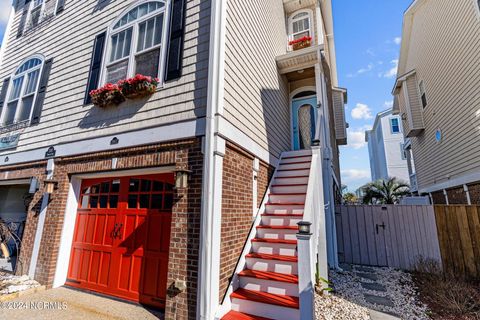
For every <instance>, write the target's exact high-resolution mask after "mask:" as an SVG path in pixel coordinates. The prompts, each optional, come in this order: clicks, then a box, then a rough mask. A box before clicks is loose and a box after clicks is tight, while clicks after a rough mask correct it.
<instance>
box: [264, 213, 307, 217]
mask: <svg viewBox="0 0 480 320" xmlns="http://www.w3.org/2000/svg"><path fill="white" fill-rule="evenodd" d="M262 216H265V217H280V218H285V217H302V218H303V213H264V214H262Z"/></svg>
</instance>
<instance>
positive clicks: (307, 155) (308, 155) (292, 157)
mask: <svg viewBox="0 0 480 320" xmlns="http://www.w3.org/2000/svg"><path fill="white" fill-rule="evenodd" d="M311 156H312V155H311V154H306V155H303V156H288V157H282V160H283V159H295V158H307V157H311Z"/></svg>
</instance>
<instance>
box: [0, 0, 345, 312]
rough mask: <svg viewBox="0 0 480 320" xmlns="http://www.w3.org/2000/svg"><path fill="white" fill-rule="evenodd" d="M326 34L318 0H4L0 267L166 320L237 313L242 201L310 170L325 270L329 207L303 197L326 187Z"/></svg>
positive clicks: (288, 230) (329, 168) (333, 146)
mask: <svg viewBox="0 0 480 320" xmlns="http://www.w3.org/2000/svg"><path fill="white" fill-rule="evenodd" d="M333 34H334V32H333V16H332V8H331V1H329V0H302V1H301V2H299V1H297V0H295V1H293V0H266V1H253V0H228V1H222V0H126V1H114V0H85V1H73V0H14V1H13V4H12V13H11V16H10V19H9V23H8V26H7V32H6V34H5V37H4V40H3V43H2V47H1V48H2V50H1V53H0V191H1V195H0V199H2V200H1V201H2V204H0V223H5V224H7V225H10V226H13V225H15V226H20V227H19V228H18V229H17V230H18V236H19V239H22V241H21V242H20V241H19V242H18V243H11V244H9V246H11V250H12V252H16V250H15V249H17V248H18V249H20V251H19V252H20V254H19V255H18V256H17V255H16V254H13V256H12V257H11V258H8V259H7V258H6V257H3V256H2V255H0V260H2V261H0V262H1V263H0V266H3V265H8V266H9V268H10V271H13V272H16V273H19V274H28V275H29V276H30V277H32V278H34V279H36V280H38V281H39V282H40V283H42V284H44V285H46V286H47V287H48V288H52V287H53V288H55V287H59V286H67V287H73V288H77V289H80V290H88V291H94V292H98V293H102V294H105V295H109V296H113V297H116V298H119V299H124V300H128V301H133V302H137V303H142V304H145V305H149V306H151V307H154V308H158V309H162V310H163V311H164V312H165V318H166V319H199V318H200V319H208V320H210V319H216V318H217V319H218V318H222V317H223V316H224V315H226V314H228V313H230V312H233V311H239V309H238V308H240V307H238V306H236V302H235V301H234V299H233V298H232V297H231V295H230V294H232V290H234V289H238V288H237V287H238V286H237V284H235V283H233V282H232V280H231V279H232V278H233V277H234V275H236V274H238V272H237V271H238V270H236V268H237V267H238V265H239V264H238V261H241V259H245V256H244V255H242V252H243V251H244V250H245V248H246V246H247V245H246V242H247V241H246V240H247V239H250V238H252V237H253V236H252V232H253V231H255V230H256V228H252V226H253V225H254V223H255V221H257V223H258V221H260V220H259V218H258V217H260V210H262V208H264V207H265V203H268V204H269V205H273V204H275V203H276V202H275V201H278V203H279V205H281V206H285V205H287V204H288V205H290V204H292V203H293V205H296V206H298V205H301V204H302V203H301V202H302V201H303V202H306V200H307V198H306V195H305V194H306V189H307V185H312V183H316V184H315V186H316V187H315V188H313V187H310V189H309V190H310V192H313V191H312V190H314V191H315V199H316V202H315V207H312V208H313V209H315V210H313V209H312V210H313V211H315V212H316V213H317V214H319V215H321V216H322V219H323V216H325V217H326V222H325V225H326V227H325V228H326V230H324V231H323V232H322V236H323V237H326V238H327V239H328V241H326V242H325V241H324V242H323V243H324V244H325V245H326V246H328V263H329V264H330V265H331V266H336V264H337V263H338V262H337V260H336V254H335V253H336V240H335V237H334V233H333V230H334V228H335V225H334V210H333V206H325V207H328V209H325V210H326V211H327V212H326V213H325V215H323V213H324V206H323V205H322V204H321V203H322V202H321V201H320V200H317V198H318V197H320V198H321V199H322V201H323V199H325V202H330V203H333V202H334V201H335V199H337V198H338V194H339V190H340V185H341V184H340V183H341V181H340V163H339V159H338V146H339V145H343V144H346V126H347V125H346V123H345V111H344V107H345V106H344V105H345V103H346V99H347V92H346V90H345V89H342V88H338V83H337V75H336V59H335V47H334V38H333ZM314 149H315V150H317V151H316V152H317V153H318V152H320V150H321V155H322V157H313V156H312V154H313V153H314V151H313V150H314ZM296 157H298V158H300V160H298V161H296V160H295V158H296ZM282 159H287V162H289V163H287V164H286V166H287V168H288V170H287V169H285V163H282ZM292 159H294V160H292ZM312 159H320V160H319V161H320V162H321V165H318V166H316V165H315V166H313V165H312V166H311V163H310V162H312V161H313V160H312ZM281 165H284V167H281ZM295 166H297V167H295ZM298 166H299V167H298ZM309 168H315V169H311V171H312V173H311V174H310V175H309V173H310V171H308V170H309ZM289 170H291V172H290V171H289ZM285 171H289V172H285ZM279 172H281V173H279ZM277 175H278V176H282V175H285V176H284V177H283V179H286V180H282V182H283V186H282V187H281V188H279V189H280V191H283V193H281V194H280V195H276V194H275V192H277V193H279V192H280V191H279V190H277V191H275V192H274V191H272V190H275V189H270V187H271V186H270V185H271V184H272V183H273V182H272V181H274V180H273V178H272V177H276V176H277ZM310 176H312V177H320V179H313V180H314V181H313V182H312V181H309V180H310ZM281 178H282V177H281ZM289 179H293V180H292V181H290V180H289ZM289 181H290V182H289ZM285 188H287V189H288V190H286V191H288V192H286V191H285ZM290 188H292V189H290ZM277 189H278V188H277ZM275 197H277V198H279V199H280V200H278V199H277V198H275ZM302 197H303V198H302ZM309 198H312V199H313V195H312V196H311V197H309ZM287 200H288V201H287ZM268 201H270V202H268ZM282 201H283V202H282ZM311 201H313V200H311ZM22 203H24V204H25V210H23V208H22V206H21V205H19V204H22ZM13 207H15V212H13V211H12V210H10V211H9V209H7V208H13ZM275 212H276V211H275ZM297 212H298V210H297ZM277 218H278V217H276V218H275V217H274V218H271V217H270V218H268V219H270V220H275V219H277ZM307 218H308V217H307V216H306V217H305V219H307ZM268 219H267V220H268ZM283 219H284V220H285V221H287V220H288V221H289V223H291V225H285V224H282V225H281V226H283V227H284V229H285V230H284V229H282V228H269V227H271V226H269V225H262V226H260V228H259V229H262V227H263V228H264V229H267V231H268V230H270V229H271V230H274V231H268V232H267V233H266V235H265V234H264V233H262V234H261V235H263V236H265V237H271V236H272V233H271V232H273V236H275V237H285V236H288V237H292V235H294V233H292V232H296V231H295V229H296V228H297V224H296V223H297V222H298V220H299V219H300V218H299V215H298V213H297V215H296V216H293V217H284V218H283ZM270 220H268V221H270ZM274 222H275V221H274ZM277 222H278V221H277ZM285 223H286V222H285ZM320 225H322V226H323V224H321V223H320V222H318V221H317V223H316V225H315V226H314V227H318V226H320ZM317 229H318V228H317ZM252 230H253V231H252ZM317 233H318V232H317ZM261 235H260V236H259V237H261ZM320 238H321V237H316V239H320ZM262 239H263V238H262ZM322 239H323V238H322ZM260 242H261V241H260ZM278 245H285V246H291V244H290V243H280V244H277V247H275V246H273V247H275V248H277V249H278ZM267 249H268V248H267ZM270 249H271V248H270ZM277 249H276V250H277ZM261 250H266V249H265V248H264V247H262V248H261ZM262 252H263V251H262ZM263 259H265V257H263ZM290 259H292V258H291V257H290ZM271 260H272V259H271ZM273 260H275V259H273ZM4 262H5V263H4ZM268 263H271V262H268ZM322 264H323V265H324V266H325V267H326V266H327V259H326V258H325V259H323V261H322ZM251 271H252V270H251ZM253 271H255V270H253ZM253 273H254V272H253ZM272 273H274V272H272ZM274 276H275V275H274ZM292 276H294V277H295V276H297V275H292ZM236 286H237V287H236ZM297 289H298V288H297ZM295 294H296V295H297V296H298V290H297V291H296V292H294V293H293V296H295ZM312 294H313V292H312ZM274 296H275V295H274ZM283 296H284V295H283ZM283 296H282V295H280V294H278V295H277V296H276V298H277V299H282V297H283ZM293 300H295V299H293ZM297 300H298V299H297ZM251 302H252V301H248V303H251ZM264 304H265V306H264V308H263V309H265V308H267V309H268V310H270V311H269V312H271V313H270V314H272V315H273V316H272V318H275V319H281V318H282V317H286V316H288V317H289V316H290V315H294V317H293V318H291V317H290V318H289V319H294V318H295V317H297V316H299V315H300V311H299V310H300V305H298V304H297V305H296V307H297V309H298V310H293V311H292V310H290V311H289V313H282V312H281V311H282V309H281V308H280V309H279V308H277V307H275V306H269V305H268V304H267V303H264ZM235 308H237V309H235ZM242 308H243V307H242ZM303 308H304V307H303ZM247 309H248V308H247ZM254 309H255V308H254ZM263 309H262V308H258V306H257V308H256V309H255V310H250V309H248V310H250V312H247V311H248V310H247V311H245V310H243V311H245V312H244V313H247V314H251V313H255V312H257V313H258V312H262V310H263ZM240 311H241V310H240ZM240 311H239V312H240ZM278 313H279V314H281V316H279V317H277V316H276V314H278ZM225 319H229V318H228V317H227V318H225ZM230 319H231V318H230Z"/></svg>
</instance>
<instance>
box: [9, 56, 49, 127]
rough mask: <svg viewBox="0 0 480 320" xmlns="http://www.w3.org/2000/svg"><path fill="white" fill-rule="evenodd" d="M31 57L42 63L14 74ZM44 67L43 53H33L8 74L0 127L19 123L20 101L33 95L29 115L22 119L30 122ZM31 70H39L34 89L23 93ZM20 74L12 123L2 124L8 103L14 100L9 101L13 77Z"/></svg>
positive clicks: (17, 76)
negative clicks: (20, 85) (20, 79)
mask: <svg viewBox="0 0 480 320" xmlns="http://www.w3.org/2000/svg"><path fill="white" fill-rule="evenodd" d="M32 59H39V60H41V61H42V63H40V65H39V66H36V67H34V68H32V69H28V70H26V71H24V72H22V73H20V74H16V73H17V71H18V69H19V68H20V67H21V66H23V64H25V63H26V62H28V61H29V60H32ZM44 67H45V57H44V56H43V55H40V54H35V55H33V56H30V57H28V58H26V59H24V60H23V61H22V62H21V63H20V64H19V65H18V67H17V68H16V69H15V70H14V71H13V73H12V75H11V76H10V81H9V84H8V90H7V96H6V97H5V101H4V102H3V108H2V112H1V114H0V128H5V127H8V126H11V125H14V124H17V123H19V122H20V121H19V120H18V117H19V115H20V112H19V111H20V110H21V109H22V108H23V105H22V101H23V99H24V98H25V97H29V96H32V95H33V102H32V108H31V110H30V115H29V117H28V119H27V120H22V121H25V122H28V124H30V122H31V121H32V115H33V109H35V102H36V101H37V95H38V88H39V86H40V81H41V80H42V74H43V69H44ZM33 70H39V74H38V80H37V85H36V86H35V90H34V91H33V94H28V95H24V92H25V89H26V86H27V82H28V78H27V75H28V74H29V73H30V72H32V71H33ZM22 76H23V77H24V79H23V83H22V87H21V89H20V96H19V97H18V98H17V99H16V101H18V104H17V109H16V110H15V117H14V119H13V123H10V124H6V125H4V124H3V120H4V118H5V113H6V112H7V108H8V104H9V103H11V102H13V101H15V100H12V101H10V94H11V93H12V90H13V81H14V80H15V79H18V78H20V77H22Z"/></svg>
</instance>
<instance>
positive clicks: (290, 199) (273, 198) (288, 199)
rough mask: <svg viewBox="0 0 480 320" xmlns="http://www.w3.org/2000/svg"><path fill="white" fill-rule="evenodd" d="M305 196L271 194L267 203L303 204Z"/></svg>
mask: <svg viewBox="0 0 480 320" xmlns="http://www.w3.org/2000/svg"><path fill="white" fill-rule="evenodd" d="M306 197H307V196H306V195H305V194H271V195H270V196H269V202H271V203H305V198H306Z"/></svg>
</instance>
